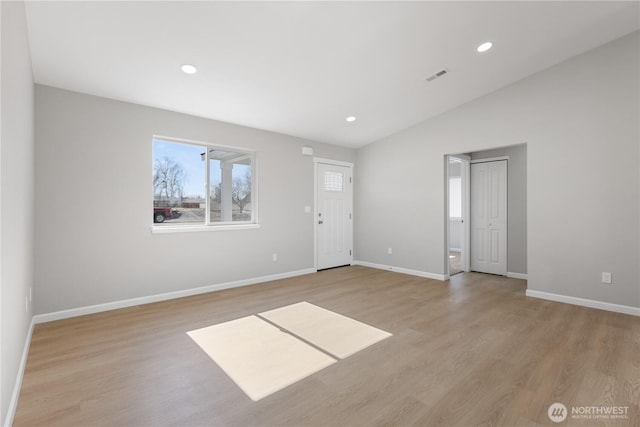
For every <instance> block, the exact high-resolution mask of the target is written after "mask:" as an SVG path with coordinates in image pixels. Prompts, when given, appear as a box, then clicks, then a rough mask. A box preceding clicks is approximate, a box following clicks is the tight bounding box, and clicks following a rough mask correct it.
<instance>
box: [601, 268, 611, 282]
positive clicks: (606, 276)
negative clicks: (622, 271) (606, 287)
mask: <svg viewBox="0 0 640 427" xmlns="http://www.w3.org/2000/svg"><path fill="white" fill-rule="evenodd" d="M602 283H607V284H610V283H611V273H610V272H607V271H603V272H602Z"/></svg>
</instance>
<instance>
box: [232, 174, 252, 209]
mask: <svg viewBox="0 0 640 427" xmlns="http://www.w3.org/2000/svg"><path fill="white" fill-rule="evenodd" d="M231 200H232V201H233V204H234V205H236V206H238V208H239V209H240V213H241V214H242V213H243V212H244V208H245V207H246V206H247V205H248V204H249V203H251V170H247V171H246V172H245V174H244V176H242V177H235V178H234V179H233V184H232V189H231Z"/></svg>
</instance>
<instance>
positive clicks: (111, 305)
mask: <svg viewBox="0 0 640 427" xmlns="http://www.w3.org/2000/svg"><path fill="white" fill-rule="evenodd" d="M315 272H316V270H315V269H314V268H306V269H304V270H296V271H290V272H286V273H278V274H272V275H269V276H261V277H254V278H251V279H244V280H237V281H234V282H226V283H219V284H216V285H210V286H203V287H200V288H192V289H185V290H181V291H174V292H167V293H163V294H156V295H149V296H146V297H139V298H132V299H127V300H121V301H113V302H107V303H104V304H96V305H90V306H86V307H78V308H72V309H69V310H61V311H55V312H52V313H45V314H38V315H36V316H34V317H33V319H34V322H35V323H36V324H38V323H45V322H52V321H54V320H61V319H68V318H70V317H77V316H84V315H86V314H94V313H100V312H103V311H109V310H117V309H119V308H126V307H133V306H136V305H143V304H149V303H152V302H159V301H167V300H172V299H176V298H182V297H189V296H192V295H199V294H206V293H208V292H214V291H221V290H223V289H231V288H238V287H240V286H248V285H255V284H257V283H263V282H270V281H273V280H280V279H287V278H290V277H295V276H302V275H305V274H310V273H315Z"/></svg>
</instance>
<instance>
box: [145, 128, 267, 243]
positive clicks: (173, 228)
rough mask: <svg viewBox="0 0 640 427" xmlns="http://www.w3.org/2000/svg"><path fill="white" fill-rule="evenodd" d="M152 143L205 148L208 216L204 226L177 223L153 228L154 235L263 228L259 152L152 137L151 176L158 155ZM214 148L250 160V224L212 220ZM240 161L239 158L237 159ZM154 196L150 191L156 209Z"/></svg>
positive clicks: (248, 222)
mask: <svg viewBox="0 0 640 427" xmlns="http://www.w3.org/2000/svg"><path fill="white" fill-rule="evenodd" d="M153 141H164V142H170V143H176V144H188V145H196V146H200V147H202V149H203V150H204V153H205V159H204V162H205V168H206V170H205V180H206V182H205V190H206V191H205V215H204V223H203V224H190V223H182V224H181V223H175V224H170V225H169V224H164V225H156V224H152V225H151V232H152V233H154V234H155V233H158V234H162V233H184V232H199V231H220V230H246V229H255V228H260V224H259V223H258V179H257V176H258V165H257V161H256V158H257V155H256V154H257V152H256V151H255V150H249V149H245V148H238V147H234V146H230V145H222V144H214V143H210V142H202V141H194V140H190V139H184V138H175V137H169V136H162V135H153V138H152V139H151V146H152V153H151V164H152V166H151V175H152V176H153V163H154V158H155V156H154V155H153ZM212 149H219V150H222V151H232V152H234V153H238V155H239V156H238V157H240V158H246V157H248V158H250V159H251V220H249V221H213V222H212V221H210V214H211V213H210V209H211V206H210V204H211V198H210V197H209V195H210V194H211V188H210V186H211V182H210V177H211V175H210V163H209V161H210V157H209V156H210V152H211V150H212ZM234 160H237V159H234ZM153 198H154V193H153V190H152V191H151V206H152V209H153Z"/></svg>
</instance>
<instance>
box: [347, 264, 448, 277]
mask: <svg viewBox="0 0 640 427" xmlns="http://www.w3.org/2000/svg"><path fill="white" fill-rule="evenodd" d="M353 265H362V266H363V267H371V268H377V269H380V270H389V271H395V272H396V273H404V274H410V275H412V276H419V277H426V278H427V279H435V280H442V281H444V280H447V279H448V278H449V275H446V274H436V273H429V272H426V271H419V270H410V269H408V268H400V267H394V266H391V265H383V264H376V263H373V262H366V261H353Z"/></svg>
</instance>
